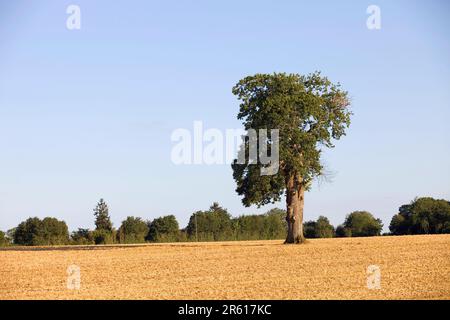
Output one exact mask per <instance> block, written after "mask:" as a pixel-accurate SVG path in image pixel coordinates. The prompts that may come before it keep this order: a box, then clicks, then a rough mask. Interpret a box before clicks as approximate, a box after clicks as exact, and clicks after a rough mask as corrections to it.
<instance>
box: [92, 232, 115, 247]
mask: <svg viewBox="0 0 450 320" xmlns="http://www.w3.org/2000/svg"><path fill="white" fill-rule="evenodd" d="M92 238H93V239H94V243H95V244H114V243H115V241H114V239H115V238H116V231H115V230H114V229H113V230H112V231H108V230H104V229H99V230H94V231H93V232H92Z"/></svg>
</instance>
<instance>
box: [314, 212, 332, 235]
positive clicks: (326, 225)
mask: <svg viewBox="0 0 450 320" xmlns="http://www.w3.org/2000/svg"><path fill="white" fill-rule="evenodd" d="M315 231H316V232H315V234H316V238H333V237H334V227H333V226H332V225H331V223H330V221H329V220H328V218H326V217H324V216H320V217H319V218H318V219H317V222H316V230H315Z"/></svg>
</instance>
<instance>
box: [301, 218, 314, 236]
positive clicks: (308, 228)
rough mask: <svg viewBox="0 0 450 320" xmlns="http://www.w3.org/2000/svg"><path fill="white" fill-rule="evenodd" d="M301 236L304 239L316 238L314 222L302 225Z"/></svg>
mask: <svg viewBox="0 0 450 320" xmlns="http://www.w3.org/2000/svg"><path fill="white" fill-rule="evenodd" d="M303 234H304V236H305V238H307V239H310V238H315V237H316V222H315V221H306V222H304V223H303Z"/></svg>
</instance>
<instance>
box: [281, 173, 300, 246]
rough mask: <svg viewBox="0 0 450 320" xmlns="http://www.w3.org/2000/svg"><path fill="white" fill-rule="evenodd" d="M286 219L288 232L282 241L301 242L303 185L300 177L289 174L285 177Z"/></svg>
mask: <svg viewBox="0 0 450 320" xmlns="http://www.w3.org/2000/svg"><path fill="white" fill-rule="evenodd" d="M286 189H287V192H286V207H287V210H286V211H287V213H286V221H287V227H288V234H287V237H286V241H285V242H284V243H303V242H305V237H304V236H303V207H304V203H305V201H304V195H305V187H304V186H303V183H302V181H301V179H299V178H298V177H297V176H295V175H291V176H289V177H288V178H287V179H286Z"/></svg>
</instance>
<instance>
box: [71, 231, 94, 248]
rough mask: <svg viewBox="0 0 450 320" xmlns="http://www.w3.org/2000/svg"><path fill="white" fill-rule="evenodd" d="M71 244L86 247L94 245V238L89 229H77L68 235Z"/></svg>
mask: <svg viewBox="0 0 450 320" xmlns="http://www.w3.org/2000/svg"><path fill="white" fill-rule="evenodd" d="M70 238H71V239H72V243H73V244H79V245H86V244H94V243H95V242H94V237H93V234H92V232H91V231H90V230H89V229H82V228H79V229H78V230H77V231H73V232H72V234H71V235H70Z"/></svg>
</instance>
